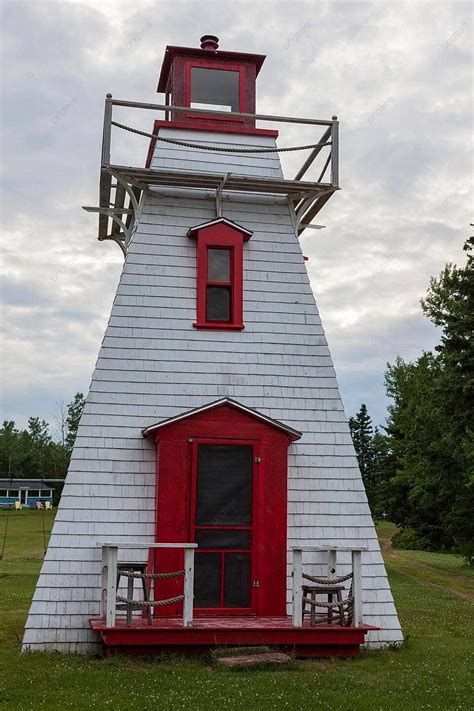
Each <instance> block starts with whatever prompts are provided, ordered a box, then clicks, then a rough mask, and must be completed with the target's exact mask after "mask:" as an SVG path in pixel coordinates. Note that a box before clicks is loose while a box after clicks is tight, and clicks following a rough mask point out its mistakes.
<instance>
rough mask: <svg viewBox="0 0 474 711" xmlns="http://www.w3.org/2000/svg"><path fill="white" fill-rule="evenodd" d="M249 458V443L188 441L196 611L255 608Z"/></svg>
mask: <svg viewBox="0 0 474 711" xmlns="http://www.w3.org/2000/svg"><path fill="white" fill-rule="evenodd" d="M254 462H255V449H254V443H251V442H238V443H236V441H235V440H234V441H232V440H231V441H226V442H223V441H219V442H216V441H210V440H207V441H206V440H203V441H200V442H199V441H198V442H194V457H193V470H194V471H193V494H194V495H193V497H192V504H191V508H192V511H191V535H192V540H194V541H195V542H196V543H197V544H198V549H197V551H196V556H195V571H194V609H195V611H196V613H197V614H199V613H201V614H223V615H229V614H249V613H251V612H254V611H255V597H256V588H255V587H254V586H253V581H254V579H255V577H256V576H255V563H256V561H255V560H254V551H255V550H256V541H255V534H256V526H255V516H256V512H255V510H254V509H255V505H254V499H255V494H254V492H255V466H254ZM256 585H258V583H256Z"/></svg>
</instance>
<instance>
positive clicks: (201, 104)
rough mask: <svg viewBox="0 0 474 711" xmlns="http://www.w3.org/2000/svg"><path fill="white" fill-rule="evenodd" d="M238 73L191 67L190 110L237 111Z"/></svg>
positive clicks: (238, 102) (238, 107)
mask: <svg viewBox="0 0 474 711" xmlns="http://www.w3.org/2000/svg"><path fill="white" fill-rule="evenodd" d="M239 76H240V75H239V72H238V71H228V70H226V69H208V68H207V67H191V108H193V109H214V110H218V111H239V110H240V100H239V85H240V80H239Z"/></svg>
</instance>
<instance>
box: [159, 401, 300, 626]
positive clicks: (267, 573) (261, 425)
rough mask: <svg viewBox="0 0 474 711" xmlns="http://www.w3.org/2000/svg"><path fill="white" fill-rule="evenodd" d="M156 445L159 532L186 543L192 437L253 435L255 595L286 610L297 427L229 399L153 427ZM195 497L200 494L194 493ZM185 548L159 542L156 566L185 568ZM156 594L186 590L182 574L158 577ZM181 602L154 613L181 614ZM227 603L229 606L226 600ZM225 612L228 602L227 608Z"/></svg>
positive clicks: (270, 611)
mask: <svg viewBox="0 0 474 711" xmlns="http://www.w3.org/2000/svg"><path fill="white" fill-rule="evenodd" d="M152 434H153V437H154V441H155V445H156V474H157V480H156V534H155V540H156V541H157V542H159V543H187V542H190V541H189V536H190V520H191V511H192V506H193V503H192V501H193V495H192V455H193V441H194V440H197V441H204V440H212V441H213V442H214V443H216V442H217V441H220V442H226V441H228V442H232V443H234V444H238V443H240V442H249V441H250V442H254V443H255V446H256V448H257V451H258V452H259V454H257V455H256V456H257V457H259V458H260V460H261V461H260V462H258V463H256V462H254V471H255V470H257V473H256V474H254V477H255V479H254V482H255V484H256V485H254V487H253V489H254V495H255V497H256V498H255V500H254V501H253V502H252V503H253V505H254V511H255V512H257V513H258V516H257V519H256V520H255V522H254V525H256V526H257V532H256V537H255V544H252V550H253V551H254V558H255V561H254V563H255V566H256V569H255V570H256V571H258V577H257V576H256V575H254V576H253V577H252V580H259V583H260V586H259V588H257V589H256V590H258V595H255V596H254V597H253V599H252V603H253V604H254V609H255V612H256V614H257V615H268V616H280V615H285V614H286V573H287V571H286V552H287V474H288V471H287V470H288V447H289V445H290V444H291V443H292V442H294V441H295V440H297V439H299V435H294V434H292V433H291V432H288V431H285V430H283V429H280V428H279V427H278V426H276V425H273V424H271V423H268V422H266V421H262V420H261V419H259V418H258V417H256V416H254V415H253V414H251V413H249V412H242V411H240V410H237V409H236V408H235V407H232V406H231V405H230V404H229V403H223V404H219V405H218V406H216V407H214V408H212V409H207V410H205V411H203V412H198V413H196V412H190V413H189V414H188V415H186V416H185V417H182V418H180V419H179V420H178V421H175V422H170V423H165V424H164V425H162V426H161V427H160V428H159V429H157V430H155V431H153V433H152ZM194 505H195V497H194ZM182 565H183V554H182V552H179V551H177V550H176V549H174V550H169V549H158V550H157V552H156V553H155V569H156V570H157V571H158V572H170V571H176V570H179V569H180V568H182ZM155 592H156V593H157V598H156V599H165V598H170V597H174V596H176V595H180V594H181V593H182V578H178V579H176V578H174V579H171V580H163V581H159V591H158V589H157V590H156V591H155ZM181 609H182V605H175V606H171V605H170V606H166V607H159V608H157V611H156V614H157V615H161V616H165V617H168V616H170V615H173V614H175V615H180V614H181ZM225 609H226V608H225ZM226 614H229V613H228V610H227V609H226Z"/></svg>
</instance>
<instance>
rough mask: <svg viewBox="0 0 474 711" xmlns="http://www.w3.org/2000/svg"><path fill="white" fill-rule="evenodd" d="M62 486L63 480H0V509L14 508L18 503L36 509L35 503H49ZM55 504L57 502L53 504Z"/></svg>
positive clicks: (51, 502)
mask: <svg viewBox="0 0 474 711" xmlns="http://www.w3.org/2000/svg"><path fill="white" fill-rule="evenodd" d="M58 484H59V485H61V487H62V485H63V484H64V480H63V479H23V478H21V479H11V478H8V479H0V507H1V508H8V507H10V506H12V507H13V506H15V504H16V502H17V501H19V502H20V504H21V505H22V506H27V507H29V508H36V502H37V501H41V502H43V503H46V502H49V503H50V504H51V505H53V498H54V493H55V489H56V488H57V486H58ZM54 503H57V502H54Z"/></svg>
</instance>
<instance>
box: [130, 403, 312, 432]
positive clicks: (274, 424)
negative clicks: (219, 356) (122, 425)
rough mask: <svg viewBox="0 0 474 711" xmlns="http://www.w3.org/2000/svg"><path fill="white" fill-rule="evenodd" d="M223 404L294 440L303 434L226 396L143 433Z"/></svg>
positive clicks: (164, 421)
mask: <svg viewBox="0 0 474 711" xmlns="http://www.w3.org/2000/svg"><path fill="white" fill-rule="evenodd" d="M223 405H227V406H229V407H232V408H235V409H236V410H239V411H240V412H244V413H246V414H247V415H250V416H251V417H255V419H257V420H260V421H261V422H265V423H266V424H268V425H270V426H272V427H275V428H276V429H278V430H280V431H282V432H285V433H286V434H287V435H289V436H290V437H291V439H292V440H293V441H295V440H297V439H300V437H301V436H302V433H301V432H299V431H298V430H295V429H294V428H293V427H289V426H288V425H285V424H284V423H283V422H279V421H278V420H275V419H273V417H269V416H268V415H264V414H263V413H261V412H259V411H258V410H255V409H253V408H251V407H248V406H247V405H242V403H240V402H237V400H232V399H231V398H228V397H225V398H221V399H220V400H214V401H213V402H210V403H208V404H206V405H202V406H201V407H196V408H194V409H192V410H187V411H185V412H183V413H181V414H180V415H174V416H173V417H168V418H167V419H166V420H161V422H157V423H156V424H154V425H150V426H149V427H145V429H144V430H142V434H143V436H144V437H148V436H149V435H151V434H154V433H155V432H157V431H158V430H160V429H162V428H163V427H167V426H168V425H172V424H174V423H175V422H179V421H180V420H185V419H187V418H188V417H192V416H193V415H198V414H200V413H202V412H207V411H209V410H213V409H215V408H218V407H222V406H223Z"/></svg>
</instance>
